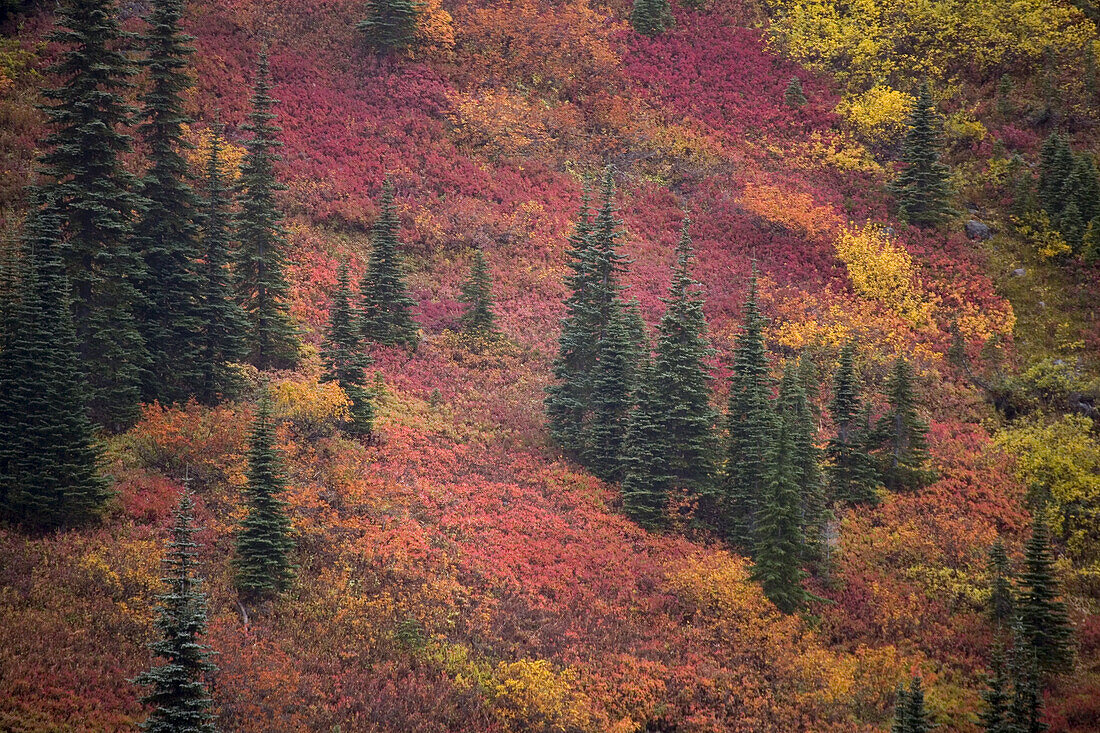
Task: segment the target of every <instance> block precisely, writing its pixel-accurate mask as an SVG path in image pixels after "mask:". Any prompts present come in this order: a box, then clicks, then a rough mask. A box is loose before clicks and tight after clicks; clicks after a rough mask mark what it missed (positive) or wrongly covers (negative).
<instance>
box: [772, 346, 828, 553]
mask: <svg viewBox="0 0 1100 733" xmlns="http://www.w3.org/2000/svg"><path fill="white" fill-rule="evenodd" d="M799 367H800V363H799V362H795V361H789V362H787V364H786V365H785V367H784V370H783V379H782V381H781V382H780V387H779V398H778V400H777V403H778V404H777V408H778V413H779V419H780V420H781V421H783V424H784V427H785V428H786V430H787V433H788V435H789V437H790V443H791V455H790V462H791V468H792V471H793V473H794V477H795V484H796V485H797V486H798V488H799V529H800V531H801V532H802V538H803V547H802V558H803V559H804V560H806V561H810V562H820V561H821V560H823V559H824V557H825V522H826V501H825V486H824V480H823V477H822V475H821V463H820V451H819V450H818V447H817V444H816V438H817V429H816V425H815V423H814V419H813V413H812V412H811V411H810V406H809V403H808V402H807V400H806V392H805V390H804V389H803V387H802V380H801V376H800V373H799V372H800V369H799Z"/></svg>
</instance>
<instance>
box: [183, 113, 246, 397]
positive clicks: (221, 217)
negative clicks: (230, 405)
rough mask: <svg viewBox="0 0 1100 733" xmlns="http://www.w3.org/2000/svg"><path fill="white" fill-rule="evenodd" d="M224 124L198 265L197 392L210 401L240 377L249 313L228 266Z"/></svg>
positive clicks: (209, 164)
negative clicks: (239, 299) (237, 368)
mask: <svg viewBox="0 0 1100 733" xmlns="http://www.w3.org/2000/svg"><path fill="white" fill-rule="evenodd" d="M222 166H223V162H222V140H221V128H220V127H219V126H215V128H214V129H213V130H212V134H211V136H210V155H209V157H208V158H207V161H206V176H205V181H204V184H205V188H206V190H205V194H206V201H205V210H204V211H203V225H202V241H201V245H202V251H203V262H202V264H201V266H200V268H199V275H200V277H201V282H200V290H199V311H198V312H199V324H200V325H199V327H200V335H201V338H200V342H199V349H200V351H199V360H198V362H199V371H200V378H199V383H198V391H197V394H196V397H197V398H198V400H199V401H200V402H202V403H204V404H208V405H212V404H214V403H216V402H217V401H218V399H219V398H221V397H223V396H224V395H226V394H228V393H230V392H232V391H233V389H234V387H235V385H236V376H235V372H234V370H233V368H232V367H231V366H230V365H231V364H233V363H236V362H240V361H242V360H244V358H245V357H246V356H247V354H248V348H247V346H246V344H245V331H246V329H247V325H246V321H245V314H244V311H243V310H242V309H241V306H240V304H239V303H238V302H237V300H236V298H235V297H234V292H233V273H232V271H231V269H230V262H231V260H232V254H231V250H230V227H231V224H230V220H231V214H230V206H231V203H230V201H231V193H230V191H229V186H228V183H227V182H226V180H225V173H224V172H223V171H222Z"/></svg>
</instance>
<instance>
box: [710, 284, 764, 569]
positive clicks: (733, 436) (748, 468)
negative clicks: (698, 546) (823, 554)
mask: <svg viewBox="0 0 1100 733" xmlns="http://www.w3.org/2000/svg"><path fill="white" fill-rule="evenodd" d="M771 389H772V378H771V374H770V371H769V367H768V355H767V350H766V347H765V345H764V316H763V315H761V313H760V308H759V307H758V305H757V303H756V273H755V270H754V272H753V277H752V280H751V281H750V284H749V297H748V299H747V300H746V302H745V309H744V318H743V319H742V323H741V333H740V334H738V336H737V344H736V348H735V350H734V357H733V376H732V378H731V383H730V397H729V411H728V413H727V417H726V419H727V424H728V426H729V439H728V444H727V452H726V472H725V491H724V494H725V495H724V497H723V507H722V514H723V517H722V522H721V524H722V526H721V531H722V533H723V534H724V535H725V536H726V537H727V538H728V539H730V540H731V541H733V542H735V543H737V544H739V545H741V546H742V547H747V548H751V547H752V546H753V542H754V538H755V536H756V535H755V531H754V529H753V526H754V521H755V515H756V511H757V509H758V508H759V507H760V502H761V500H762V497H763V496H764V494H765V492H766V491H767V490H768V488H769V479H768V455H769V454H770V453H771V449H772V436H773V433H774V427H775V420H774V415H773V411H772V405H771Z"/></svg>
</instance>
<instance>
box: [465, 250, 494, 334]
mask: <svg viewBox="0 0 1100 733" xmlns="http://www.w3.org/2000/svg"><path fill="white" fill-rule="evenodd" d="M459 300H460V301H461V302H462V303H464V304H465V305H466V311H465V312H464V313H463V314H462V330H463V331H465V332H466V333H468V334H470V335H472V336H480V337H482V338H491V337H492V336H494V335H496V317H495V316H494V315H493V280H492V276H491V275H490V274H489V267H488V265H486V263H485V253H484V252H482V251H481V249H480V248H479V249H475V250H474V265H473V267H472V268H471V269H470V277H469V279H467V280H466V282H464V283H462V297H461V298H460V299H459Z"/></svg>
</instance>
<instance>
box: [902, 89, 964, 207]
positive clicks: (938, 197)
mask: <svg viewBox="0 0 1100 733" xmlns="http://www.w3.org/2000/svg"><path fill="white" fill-rule="evenodd" d="M908 124H909V131H908V132H907V133H906V134H905V140H904V141H903V143H902V148H901V162H902V164H903V166H904V167H903V168H902V171H901V173H900V174H898V177H897V179H896V180H895V181H894V183H893V184H892V186H891V190H892V192H893V193H894V195H895V196H897V200H898V213H899V214H900V216H901V217H902V218H903V219H905V221H907V222H909V223H910V224H913V225H916V226H921V227H927V226H935V225H936V224H939V223H940V222H942V221H943V220H945V219H946V218H948V217H949V216H950V215H951V208H950V205H949V202H948V199H949V198H950V195H951V191H950V187H949V184H948V180H947V166H945V165H944V164H943V163H941V162H940V151H939V144H940V143H939V133H938V129H937V125H938V122H937V117H936V105H935V102H934V101H933V99H932V92H931V89H930V88H929V86H928V82H925V83H924V84H922V85H921V87H920V90H919V91H918V93H917V98H916V99H915V100H914V102H913V108H912V110H911V112H910V114H909V123H908Z"/></svg>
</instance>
